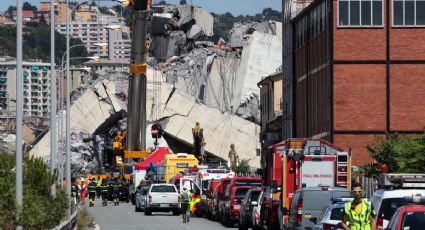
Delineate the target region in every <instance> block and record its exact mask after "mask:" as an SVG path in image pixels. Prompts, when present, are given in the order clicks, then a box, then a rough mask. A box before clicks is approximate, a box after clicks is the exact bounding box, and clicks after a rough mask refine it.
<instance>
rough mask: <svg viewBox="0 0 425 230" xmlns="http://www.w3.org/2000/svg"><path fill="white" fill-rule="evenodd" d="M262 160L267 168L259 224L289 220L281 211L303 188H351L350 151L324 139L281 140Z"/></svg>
mask: <svg viewBox="0 0 425 230" xmlns="http://www.w3.org/2000/svg"><path fill="white" fill-rule="evenodd" d="M264 154H265V155H264ZM262 163H263V168H265V169H266V170H265V171H264V173H263V185H264V187H263V190H264V192H263V194H264V195H263V197H262V202H261V204H262V205H261V214H260V224H261V225H263V226H264V227H267V228H268V229H277V228H279V225H280V226H281V227H282V226H283V225H284V224H285V223H286V220H285V218H284V216H283V215H282V213H283V212H284V211H285V210H286V209H289V204H290V202H291V198H292V196H293V194H294V192H295V191H296V190H297V189H299V188H301V187H313V186H328V187H345V188H348V189H350V182H351V151H348V152H344V151H343V150H342V149H339V148H337V147H335V146H334V145H333V144H331V143H330V142H328V141H326V140H323V139H313V138H292V139H288V140H285V141H282V142H280V143H278V144H275V145H274V146H273V147H272V148H270V149H269V150H268V151H265V152H264V153H263V156H262ZM285 208H286V209H285ZM277 221H279V222H277Z"/></svg>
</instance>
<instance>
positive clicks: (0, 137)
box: [0, 134, 16, 154]
mask: <svg viewBox="0 0 425 230" xmlns="http://www.w3.org/2000/svg"><path fill="white" fill-rule="evenodd" d="M15 146H16V136H15V135H14V134H0V154H1V153H6V154H13V153H15V150H16V148H15Z"/></svg>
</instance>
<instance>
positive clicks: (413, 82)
mask: <svg viewBox="0 0 425 230" xmlns="http://www.w3.org/2000/svg"><path fill="white" fill-rule="evenodd" d="M424 12H425V2H423V1H420V0H413V1H404V0H371V1H366V0H333V1H330V0H316V1H314V2H313V3H311V4H310V5H309V6H308V7H307V8H305V9H304V10H303V11H302V12H301V13H299V14H298V15H297V16H296V17H295V18H292V19H291V20H290V27H291V29H292V32H293V35H292V39H291V40H290V41H287V42H290V43H291V46H292V47H291V51H292V52H293V56H292V59H293V61H292V65H291V68H292V71H291V73H290V74H291V75H290V77H291V78H292V79H291V80H292V83H293V84H292V85H288V86H286V87H285V88H284V89H283V90H284V91H285V90H286V88H288V90H289V89H290V90H293V94H292V101H291V102H288V101H285V103H292V108H291V109H292V113H291V114H289V112H288V110H285V109H284V110H283V113H284V116H286V115H291V116H292V117H293V120H292V121H291V123H292V125H293V130H292V132H291V133H290V134H289V135H292V136H293V137H321V138H325V139H327V140H329V141H331V142H333V143H334V144H335V145H337V146H339V147H341V148H344V149H346V150H348V148H350V147H351V148H352V150H353V164H354V165H362V164H365V163H368V162H369V157H368V153H367V149H366V146H368V145H371V144H373V143H375V141H376V139H375V138H376V136H383V135H385V134H386V133H401V134H418V133H423V128H424V127H425V113H423V108H425V90H423V86H424V85H425V40H423V39H419V38H422V37H423V36H425V13H424ZM284 62H285V61H284ZM284 68H286V66H284ZM285 74H286V72H285ZM288 98H289V97H288ZM288 98H285V99H286V100H288ZM285 113H286V114H285ZM284 121H285V120H284ZM286 135H288V134H286ZM284 137H285V136H284Z"/></svg>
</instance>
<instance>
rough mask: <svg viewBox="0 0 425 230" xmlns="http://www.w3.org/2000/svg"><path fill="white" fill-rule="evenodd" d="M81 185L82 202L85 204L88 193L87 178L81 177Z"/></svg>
mask: <svg viewBox="0 0 425 230" xmlns="http://www.w3.org/2000/svg"><path fill="white" fill-rule="evenodd" d="M80 184H81V185H80V187H81V204H82V205H85V204H86V194H87V184H86V180H85V179H84V178H83V177H82V178H81V182H80Z"/></svg>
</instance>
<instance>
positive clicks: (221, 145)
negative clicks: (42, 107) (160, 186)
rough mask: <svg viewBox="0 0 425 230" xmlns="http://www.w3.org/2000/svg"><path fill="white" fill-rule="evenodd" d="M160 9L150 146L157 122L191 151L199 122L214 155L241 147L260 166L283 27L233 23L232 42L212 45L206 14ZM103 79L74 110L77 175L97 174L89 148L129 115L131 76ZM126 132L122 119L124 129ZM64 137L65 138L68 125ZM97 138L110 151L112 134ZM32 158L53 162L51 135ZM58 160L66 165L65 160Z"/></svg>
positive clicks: (152, 62)
mask: <svg viewBox="0 0 425 230" xmlns="http://www.w3.org/2000/svg"><path fill="white" fill-rule="evenodd" d="M155 7H157V8H158V10H156V11H155V12H156V13H154V15H153V17H152V22H153V25H152V27H151V29H150V30H151V36H152V41H151V44H150V47H149V51H150V55H151V57H150V58H148V60H147V62H148V64H149V66H150V68H148V73H147V77H148V84H147V86H148V91H147V119H148V121H147V122H148V129H147V130H146V137H147V141H146V143H147V147H148V148H149V147H153V146H154V140H152V138H151V135H150V125H152V124H153V122H159V123H160V124H161V126H162V128H163V129H164V132H165V133H166V134H167V135H169V136H170V137H172V138H173V139H174V140H177V141H178V142H180V143H184V144H185V145H188V146H191V145H192V144H193V136H192V128H193V127H194V125H195V122H200V124H201V126H202V128H203V129H204V138H205V141H206V143H207V145H206V146H205V151H206V152H207V153H208V154H210V155H213V156H216V157H219V158H221V159H223V160H227V154H228V151H229V146H230V144H235V146H236V151H237V152H238V155H239V156H240V158H241V159H249V160H251V161H250V164H251V166H252V167H259V163H260V161H259V157H258V156H256V149H258V148H260V143H259V136H258V134H259V131H260V130H259V126H258V125H257V124H256V123H259V120H260V113H259V89H258V87H257V82H259V81H260V80H261V78H263V77H266V76H267V75H269V74H271V73H273V72H275V70H276V69H277V68H279V66H280V65H281V64H282V57H281V55H279V54H280V53H281V52H277V50H280V49H282V36H281V34H282V33H281V24H280V23H278V22H262V23H258V22H250V23H235V25H234V28H233V29H232V31H231V39H230V40H231V41H229V42H226V41H224V40H223V39H220V41H219V42H218V43H217V44H214V43H213V42H210V41H202V39H203V38H205V37H208V36H212V35H213V17H212V16H211V14H209V13H208V12H206V11H204V10H202V9H201V8H199V7H196V6H191V5H183V6H171V5H166V6H161V7H158V6H155ZM97 74H98V76H99V78H98V80H97V83H96V84H95V85H94V86H92V87H90V88H88V89H87V90H86V91H85V92H84V93H82V95H81V96H80V97H79V98H78V99H76V100H75V102H74V104H73V105H72V107H71V119H72V121H71V130H72V136H71V137H72V138H71V151H72V170H73V173H74V175H84V174H85V173H88V172H90V171H92V170H94V169H95V168H96V162H95V156H94V155H95V154H94V151H93V146H92V145H93V142H92V141H90V138H91V136H92V134H93V132H94V131H95V130H96V129H97V128H98V127H99V125H100V124H102V123H103V122H104V121H105V120H106V119H107V118H108V117H109V116H110V115H111V114H113V113H116V112H118V111H120V110H121V109H124V110H126V109H127V106H126V103H127V98H126V97H127V96H126V95H127V92H128V73H127V72H122V71H121V72H120V71H115V70H112V69H107V68H104V69H101V70H99V71H98V73H97ZM64 116H65V114H63V117H64ZM125 126H126V121H125V119H124V120H122V121H121V128H125ZM119 128H120V127H116V129H119ZM62 130H63V132H65V124H63V127H62ZM63 136H64V135H63ZM97 138H98V139H96V140H97V143H98V145H97V147H98V149H99V150H100V152H101V151H102V150H105V149H107V148H110V141H111V140H109V139H108V138H109V137H108V135H106V136H99V137H97ZM87 139H89V141H87ZM159 146H161V147H167V146H168V143H167V142H166V141H165V140H164V139H161V140H160V142H159ZM170 147H171V146H170ZM30 154H31V155H34V156H40V157H43V158H44V159H45V160H46V161H48V159H49V156H50V132H49V133H47V134H46V135H45V136H44V137H43V138H42V139H41V140H40V141H39V142H38V143H37V144H36V145H35V146H34V148H33V149H32V150H31V152H30ZM59 158H60V160H61V161H60V162H62V164H63V163H64V156H63V155H61V156H60V157H59Z"/></svg>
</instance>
